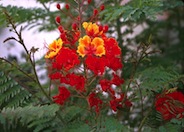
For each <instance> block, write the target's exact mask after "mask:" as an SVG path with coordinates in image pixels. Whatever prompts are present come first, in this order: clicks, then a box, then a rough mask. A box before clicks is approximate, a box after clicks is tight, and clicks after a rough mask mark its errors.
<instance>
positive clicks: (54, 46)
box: [45, 38, 63, 59]
mask: <svg viewBox="0 0 184 132" xmlns="http://www.w3.org/2000/svg"><path fill="white" fill-rule="evenodd" d="M62 45H63V41H62V39H60V38H59V39H58V40H54V42H52V43H51V44H50V45H49V51H48V52H47V54H46V55H45V58H47V59H50V58H53V57H54V56H56V55H57V54H58V52H59V50H60V49H61V48H62Z"/></svg>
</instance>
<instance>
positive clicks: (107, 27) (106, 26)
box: [103, 25, 109, 33]
mask: <svg viewBox="0 0 184 132" xmlns="http://www.w3.org/2000/svg"><path fill="white" fill-rule="evenodd" d="M108 29H109V26H108V25H105V26H104V27H103V32H104V33H106V32H107V31H108Z"/></svg>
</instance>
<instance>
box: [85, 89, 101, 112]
mask: <svg viewBox="0 0 184 132" xmlns="http://www.w3.org/2000/svg"><path fill="white" fill-rule="evenodd" d="M88 103H89V105H90V107H91V108H92V107H94V108H95V111H96V113H99V111H100V107H101V105H102V100H101V99H99V98H97V97H96V94H95V93H94V92H92V93H90V95H89V97H88Z"/></svg>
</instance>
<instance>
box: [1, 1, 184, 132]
mask: <svg viewBox="0 0 184 132" xmlns="http://www.w3.org/2000/svg"><path fill="white" fill-rule="evenodd" d="M68 1H69V2H71V3H72V4H75V2H74V1H73V0H68ZM37 2H38V3H39V4H40V5H42V6H43V8H37V7H35V8H27V9H25V8H24V7H16V6H7V7H3V6H2V5H0V8H1V12H0V27H1V28H2V27H5V26H7V25H8V23H7V21H6V16H5V15H4V13H3V10H4V9H6V11H7V12H8V13H9V15H10V16H11V17H12V18H13V20H14V22H15V23H16V25H21V24H22V23H24V22H27V25H26V26H25V27H23V29H24V30H29V29H32V28H36V29H37V30H38V31H40V32H49V31H53V30H56V28H57V25H56V23H55V16H57V15H58V14H59V15H60V16H61V18H62V20H64V21H62V24H63V25H65V26H66V28H67V27H68V28H69V27H70V26H71V23H72V21H71V20H69V17H68V16H66V15H63V14H60V13H59V11H50V9H49V6H47V5H48V4H56V3H58V2H59V3H65V2H64V1H59V0H37ZM121 2H122V0H114V1H112V0H103V1H101V3H104V5H105V10H104V11H103V12H101V13H100V18H101V21H102V22H103V23H107V24H108V25H109V35H112V34H114V33H115V34H116V36H115V37H116V38H117V40H118V42H119V46H120V47H121V48H122V51H123V60H122V62H123V64H124V68H123V72H122V76H123V78H124V79H125V80H126V82H125V85H124V86H122V89H126V87H127V86H129V84H131V87H130V88H129V89H128V92H134V93H135V94H133V95H131V97H130V99H131V100H132V101H133V102H134V103H135V104H136V105H135V106H134V108H133V110H132V111H120V112H119V113H118V115H116V116H112V115H111V116H107V115H106V114H105V113H104V114H103V115H101V118H100V119H102V120H95V119H93V117H88V116H86V115H85V114H83V113H85V112H84V109H82V108H79V107H77V106H70V105H69V104H67V105H66V106H67V107H65V108H63V107H62V108H60V107H59V106H57V105H55V104H49V102H48V101H47V100H46V99H45V98H43V95H42V94H41V92H40V91H38V90H37V87H39V86H38V84H37V83H36V82H35V81H34V80H31V79H30V78H27V77H26V76H25V74H23V73H22V72H21V71H26V72H27V73H28V74H29V75H30V76H31V77H34V72H33V70H30V69H31V67H28V66H29V63H24V64H20V65H19V64H17V63H16V62H15V61H12V60H10V62H11V63H7V62H5V61H4V60H1V61H0V112H1V113H0V126H1V128H2V130H3V131H14V130H17V131H34V132H39V131H66V132H70V131H71V132H75V131H92V132H93V131H113V132H119V131H135V130H136V129H138V127H139V126H140V124H141V123H143V124H144V126H143V129H142V131H146V132H148V131H150V132H152V131H155V132H157V131H158V132H166V131H168V130H169V131H171V132H176V131H178V132H179V131H183V130H184V119H182V120H176V119H173V120H171V121H170V122H164V121H163V119H162V117H161V115H160V114H159V113H157V112H156V111H151V112H150V113H151V114H150V113H149V111H150V110H149V109H150V106H151V104H152V103H153V102H154V96H155V94H156V93H159V92H161V91H163V90H166V89H170V88H174V87H177V88H178V90H179V91H182V92H183V93H184V52H183V51H184V44H183V43H184V35H183V34H184V13H183V12H184V2H183V1H182V0H131V1H130V2H129V3H127V4H126V5H121V4H120V3H121ZM96 5H98V2H97V3H95V1H92V4H91V5H90V7H89V12H87V13H86V16H88V15H90V13H91V12H90V9H93V8H94V7H95V6H96ZM71 12H72V11H71ZM163 13H164V14H165V13H166V16H167V18H166V19H165V20H158V18H157V16H158V14H160V15H161V14H163ZM143 24H144V25H146V28H144V29H143V31H142V32H141V33H140V34H138V35H136V36H134V37H133V38H128V37H126V36H127V35H130V34H132V33H133V32H134V29H135V28H136V27H137V26H141V25H143ZM123 27H126V30H125V31H123V32H122V31H121V28H123ZM57 37H58V36H56V38H57ZM131 47H134V48H131ZM142 56H144V58H141V57H142ZM39 61H40V62H43V61H44V60H43V59H41V60H39ZM39 61H38V62H37V63H36V65H40V63H39ZM26 68H28V69H26ZM132 80H133V81H132ZM49 85H50V84H49V82H48V83H46V84H44V90H46V91H47V92H49V90H48V87H49ZM55 93H56V91H53V93H51V94H52V95H53V94H55ZM146 98H148V99H147V100H145V101H144V103H143V101H142V100H143V99H146ZM82 103H83V102H82ZM84 105H85V104H84ZM136 109H142V110H141V111H142V112H139V111H138V112H137V111H136ZM151 109H154V108H153V107H151ZM132 114H136V117H135V118H131V115H132ZM125 115H129V116H128V117H126V116H125ZM144 115H145V116H146V115H147V118H146V120H143V119H144ZM117 116H119V117H120V118H122V117H123V118H124V119H121V121H120V122H121V123H120V122H119V121H118V120H117V119H116V118H119V117H117ZM62 120H64V121H62ZM86 121H89V122H91V123H92V124H95V125H93V126H90V125H88V124H87V123H86ZM127 122H128V123H127Z"/></svg>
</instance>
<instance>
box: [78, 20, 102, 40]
mask: <svg viewBox="0 0 184 132" xmlns="http://www.w3.org/2000/svg"><path fill="white" fill-rule="evenodd" d="M82 26H83V28H84V29H85V30H86V34H87V35H89V36H93V37H96V36H99V35H101V34H102V31H100V30H99V26H98V25H97V24H96V23H92V22H83V24H82Z"/></svg>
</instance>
